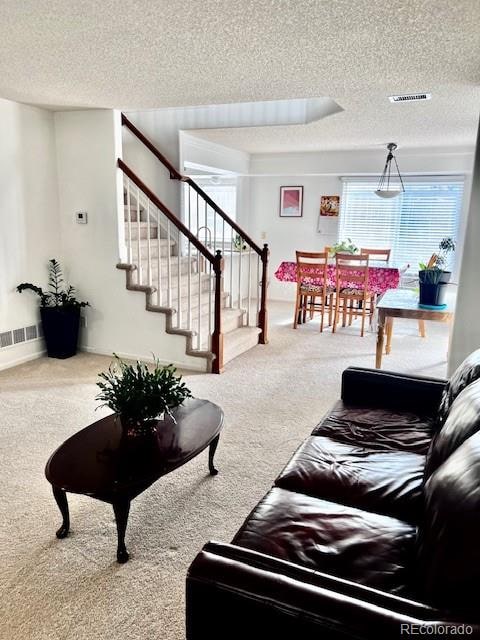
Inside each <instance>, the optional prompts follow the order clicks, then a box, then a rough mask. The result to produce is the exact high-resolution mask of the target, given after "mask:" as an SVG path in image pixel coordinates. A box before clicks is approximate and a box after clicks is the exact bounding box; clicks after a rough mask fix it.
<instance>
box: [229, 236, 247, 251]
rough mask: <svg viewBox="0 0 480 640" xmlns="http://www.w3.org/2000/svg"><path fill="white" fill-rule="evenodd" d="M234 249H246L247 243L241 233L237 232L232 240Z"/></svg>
mask: <svg viewBox="0 0 480 640" xmlns="http://www.w3.org/2000/svg"><path fill="white" fill-rule="evenodd" d="M232 244H233V249H234V251H246V249H247V245H246V243H245V240H244V239H243V238H242V237H241V235H240V234H239V233H237V234H236V235H235V236H234V237H233V240H232Z"/></svg>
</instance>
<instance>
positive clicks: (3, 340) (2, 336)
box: [0, 331, 13, 347]
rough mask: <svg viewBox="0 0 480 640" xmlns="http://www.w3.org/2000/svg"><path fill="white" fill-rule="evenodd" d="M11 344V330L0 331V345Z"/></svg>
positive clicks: (7, 345)
mask: <svg viewBox="0 0 480 640" xmlns="http://www.w3.org/2000/svg"><path fill="white" fill-rule="evenodd" d="M12 344H13V338H12V332H11V331H4V332H3V333H0V347H9V346H10V345H12Z"/></svg>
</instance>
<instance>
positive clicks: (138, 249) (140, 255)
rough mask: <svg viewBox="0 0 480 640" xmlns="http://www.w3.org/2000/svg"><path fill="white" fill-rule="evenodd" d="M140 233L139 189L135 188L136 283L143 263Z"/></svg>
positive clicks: (140, 281) (138, 282)
mask: <svg viewBox="0 0 480 640" xmlns="http://www.w3.org/2000/svg"><path fill="white" fill-rule="evenodd" d="M141 235H142V234H141V233H140V189H138V188H137V259H138V264H137V284H142V280H143V277H142V275H143V265H142V241H141V237H140V236H141Z"/></svg>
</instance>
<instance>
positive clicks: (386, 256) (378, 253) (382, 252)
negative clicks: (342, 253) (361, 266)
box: [360, 247, 392, 262]
mask: <svg viewBox="0 0 480 640" xmlns="http://www.w3.org/2000/svg"><path fill="white" fill-rule="evenodd" d="M360 253H363V254H364V255H367V256H369V257H370V258H372V260H384V261H385V262H388V261H389V260H390V254H391V253H392V250H391V249H367V248H365V247H362V248H361V249H360Z"/></svg>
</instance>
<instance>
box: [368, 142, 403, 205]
mask: <svg viewBox="0 0 480 640" xmlns="http://www.w3.org/2000/svg"><path fill="white" fill-rule="evenodd" d="M396 148H397V145H396V144H395V142H389V143H388V144H387V149H388V154H387V160H386V162H385V167H384V169H383V173H382V175H381V177H380V180H379V182H378V187H377V190H376V191H375V193H376V194H377V196H378V197H379V198H395V197H396V196H398V195H400V194H401V193H402V192H403V191H405V187H404V186H403V180H402V176H401V175H400V170H399V168H398V164H397V159H396V158H395V156H394V155H393V152H394V151H395V149H396ZM392 160H393V161H394V163H395V169H396V172H397V177H395V175H394V176H393V180H394V181H395V182H396V181H397V178H398V184H397V185H395V183H394V184H393V185H391V184H390V182H391V180H392V174H391V171H392Z"/></svg>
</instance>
